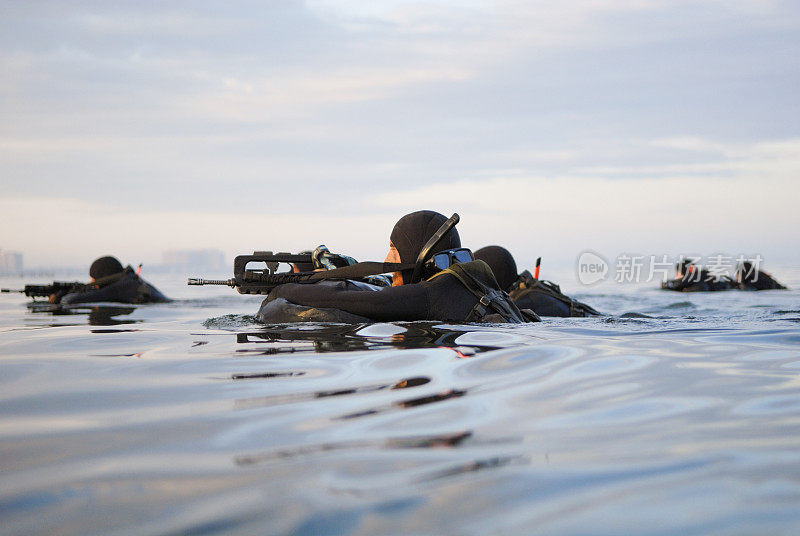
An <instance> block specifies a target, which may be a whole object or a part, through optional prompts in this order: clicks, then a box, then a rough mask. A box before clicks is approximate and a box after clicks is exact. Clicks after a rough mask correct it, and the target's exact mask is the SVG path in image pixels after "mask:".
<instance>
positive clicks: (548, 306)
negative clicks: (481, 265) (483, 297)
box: [475, 246, 601, 317]
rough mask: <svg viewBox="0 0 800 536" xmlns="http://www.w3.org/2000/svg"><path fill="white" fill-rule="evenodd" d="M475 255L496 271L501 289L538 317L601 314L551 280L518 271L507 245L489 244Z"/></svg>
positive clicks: (522, 307)
mask: <svg viewBox="0 0 800 536" xmlns="http://www.w3.org/2000/svg"><path fill="white" fill-rule="evenodd" d="M475 258H476V259H480V260H482V261H485V262H486V264H488V265H489V267H490V268H491V269H492V272H494V276H495V278H496V279H497V282H498V283H499V284H500V288H502V289H503V290H505V291H506V292H508V294H509V295H510V297H511V299H512V300H514V303H516V304H517V307H519V308H520V309H531V310H532V311H534V312H535V313H536V314H538V315H539V316H561V317H566V316H595V315H600V314H601V313H599V312H597V311H596V310H595V309H593V308H592V307H589V306H588V305H586V304H585V303H581V302H579V301H577V300H573V299H572V298H570V297H569V296H566V295H565V294H564V293H562V292H561V288H560V287H559V286H558V285H556V284H555V283H552V282H550V281H542V280H540V279H539V274H538V273H537V274H536V275H535V276H532V275H531V274H530V272H528V271H527V270H525V271H524V272H522V273H521V274H518V273H517V263H516V261H515V260H514V257H513V255H511V253H510V252H509V251H508V250H507V249H506V248H504V247H500V246H486V247H485V248H481V249H479V250H478V251H476V252H475Z"/></svg>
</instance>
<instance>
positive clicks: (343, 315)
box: [256, 261, 539, 323]
mask: <svg viewBox="0 0 800 536" xmlns="http://www.w3.org/2000/svg"><path fill="white" fill-rule="evenodd" d="M362 285H363V283H353V282H352V281H323V282H321V283H317V284H286V285H280V286H278V287H276V288H275V289H273V290H272V292H270V295H269V297H268V298H267V299H266V300H264V302H263V303H262V304H261V308H260V309H259V311H258V314H257V315H256V316H257V318H258V319H259V320H260V321H262V322H265V323H282V322H303V321H318V322H371V321H378V322H393V321H404V320H405V321H414V320H440V321H451V322H517V323H519V322H537V321H539V318H538V317H537V316H536V315H535V314H534V313H532V312H531V313H526V312H523V311H520V310H519V309H518V308H517V306H516V305H514V303H513V302H512V301H511V300H510V299H509V297H508V295H507V294H506V293H504V292H503V291H501V290H500V289H499V288H498V286H497V281H495V279H494V276H493V275H492V271H491V269H490V268H489V266H488V265H487V264H486V263H485V262H483V261H471V262H467V263H463V264H455V265H453V266H451V267H450V268H448V269H447V270H444V271H442V272H439V273H437V274H435V275H434V276H432V277H431V278H430V279H428V280H427V281H422V282H420V283H414V284H408V285H401V286H397V287H384V288H378V287H371V286H370V287H369V290H364V289H363V287H362ZM375 288H377V290H373V289H375Z"/></svg>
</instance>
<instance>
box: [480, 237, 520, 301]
mask: <svg viewBox="0 0 800 536" xmlns="http://www.w3.org/2000/svg"><path fill="white" fill-rule="evenodd" d="M472 256H473V257H474V258H475V260H481V261H483V262H485V263H486V264H488V265H489V268H491V269H492V272H493V273H494V277H495V279H497V282H498V283H499V284H500V288H501V289H503V290H505V291H508V290H509V289H510V288H511V285H513V284H514V282H515V281H516V280H517V277H519V276H518V275H517V263H516V262H515V261H514V256H513V255H511V253H510V252H509V251H508V250H507V249H506V248H504V247H500V246H486V247H485V248H481V249H479V250H478V251H476V252H475V253H473V255H472Z"/></svg>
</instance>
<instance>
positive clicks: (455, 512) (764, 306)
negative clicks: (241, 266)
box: [0, 272, 800, 535]
mask: <svg viewBox="0 0 800 536" xmlns="http://www.w3.org/2000/svg"><path fill="white" fill-rule="evenodd" d="M775 275H776V276H778V278H779V279H781V280H783V281H784V282H785V283H787V284H789V285H790V286H791V287H792V288H795V289H797V288H800V277H798V276H797V274H795V275H794V276H792V275H791V274H790V275H789V276H788V277H787V275H786V274H783V273H780V272H776V274H775ZM149 279H151V280H152V281H153V282H154V283H155V284H156V285H157V286H159V287H161V288H162V290H164V291H165V292H166V293H167V294H169V295H172V296H177V297H181V298H183V299H180V300H179V301H176V302H175V303H171V304H164V305H152V306H141V307H123V306H100V307H77V308H74V309H70V310H67V311H57V312H56V313H53V312H47V311H29V310H28V309H27V308H26V307H25V299H24V298H23V297H21V296H9V295H3V296H2V297H0V332H2V336H1V337H0V400H1V401H2V402H1V403H0V534H3V535H12V534H13V535H17V534H20V535H21V534H65V535H71V534H98V533H102V534H112V535H140V534H347V535H359V534H468V535H485V534H525V535H527V534H648V535H649V534H653V535H656V534H664V535H667V534H670V535H671V534H787V535H790V534H792V535H793V534H798V533H800V291H798V290H791V291H787V292H781V291H768V292H760V293H752V292H751V293H748V292H727V293H717V294H687V295H683V294H677V293H667V292H661V291H657V290H654V289H653V288H646V287H636V288H629V287H621V286H615V285H606V286H604V287H602V288H600V289H583V291H582V292H577V293H574V295H575V296H576V297H579V298H581V299H584V300H585V301H587V302H588V303H589V304H590V305H593V306H595V307H597V308H598V309H600V310H602V311H605V312H608V313H610V315H611V316H608V317H604V318H594V319H545V321H544V322H542V323H541V324H535V325H525V326H511V325H492V326H475V325H448V324H442V323H431V322H423V323H396V324H373V325H349V326H347V325H295V326H266V327H265V326H262V325H259V324H256V323H254V322H253V319H252V316H250V315H252V314H254V313H255V311H256V309H257V307H258V303H259V299H258V298H252V297H243V296H239V295H238V294H236V293H234V292H233V291H231V290H227V289H211V288H207V289H187V288H186V287H185V286H183V283H184V278H183V277H182V276H174V277H173V276H169V277H167V276H164V277H161V278H159V277H151V278H149ZM20 284H21V283H20V281H19V280H9V279H3V280H0V286H3V287H6V286H19V285H20Z"/></svg>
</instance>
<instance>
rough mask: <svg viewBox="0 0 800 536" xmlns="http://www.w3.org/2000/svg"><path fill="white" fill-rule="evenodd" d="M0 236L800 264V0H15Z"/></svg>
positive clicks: (2, 60) (123, 253)
mask: <svg viewBox="0 0 800 536" xmlns="http://www.w3.org/2000/svg"><path fill="white" fill-rule="evenodd" d="M0 12H1V13H2V16H0V68H1V69H2V77H1V78H0V115H1V116H2V121H0V177H2V185H1V186H0V193H2V199H0V210H2V214H3V223H2V228H0V247H1V248H6V249H14V250H19V251H23V252H24V253H25V258H26V265H28V266H32V265H40V266H41V265H45V264H47V263H49V262H51V261H52V262H53V263H55V264H59V265H65V264H73V265H84V264H88V263H89V262H90V261H91V260H92V259H93V258H94V257H96V256H98V255H101V254H105V253H113V254H116V255H118V256H119V257H120V258H122V260H123V261H125V262H142V261H143V262H145V263H148V262H151V263H152V262H158V261H159V260H160V258H161V252H162V251H163V250H165V249H171V248H197V247H217V248H220V249H222V250H224V251H226V253H228V254H229V255H231V256H232V255H234V254H235V253H237V252H248V251H251V250H253V249H274V250H300V249H306V248H310V247H314V246H315V245H317V244H319V243H326V244H328V246H329V247H331V249H332V250H339V251H342V252H347V253H351V254H353V255H356V256H358V257H360V258H364V259H366V258H372V259H377V258H382V256H383V255H384V254H385V249H386V244H387V240H388V234H389V232H390V230H391V227H392V225H393V224H394V222H395V221H396V220H397V219H398V218H399V217H400V216H402V215H403V214H405V213H406V212H409V211H412V210H417V209H422V208H430V209H434V210H438V211H440V212H444V213H448V214H449V213H451V212H453V211H458V212H459V213H460V214H461V216H462V224H461V225H460V226H459V227H460V229H461V235H462V239H463V241H464V242H465V244H466V245H469V246H473V247H475V248H477V247H480V246H483V245H486V244H488V243H501V244H504V245H506V246H508V247H509V249H511V250H512V251H513V252H514V253H515V254H516V255H517V257H518V258H519V259H520V261H521V263H523V264H526V263H529V262H532V260H533V259H534V258H535V257H536V256H538V255H544V256H545V257H546V258H550V259H553V261H554V262H556V261H561V262H571V261H572V260H573V259H574V258H575V257H576V256H577V254H578V252H580V251H581V250H583V249H587V248H591V249H594V250H598V251H600V252H603V253H604V254H607V255H616V254H617V253H620V252H623V251H627V252H639V253H642V254H660V253H667V254H678V253H681V252H694V253H702V254H709V255H710V254H713V253H719V252H728V253H731V254H738V253H756V252H757V253H762V254H763V255H764V256H765V257H766V259H767V264H769V261H770V260H771V259H776V260H781V261H800V248H799V247H798V246H800V240H799V239H798V234H799V233H798V230H800V209H798V202H800V183H798V179H800V99H799V98H798V96H799V95H800V3H798V2H796V1H787V2H781V1H770V0H720V1H705V2H703V1H693V2H688V1H687V2H684V1H680V0H663V1H662V0H606V1H590V0H579V1H563V0H562V1H522V0H520V1H496V2H484V1H479V0H470V1H444V0H442V1H414V2H411V1H399V0H393V1H382V2H374V1H366V0H364V1H353V0H349V1H334V0H314V1H307V2H292V1H272V2H232V3H228V2H202V1H196V0H192V1H186V2H169V3H165V2H143V1H136V2H130V3H121V2H106V1H97V2H69V3H67V2H35V1H30V0H26V1H18V2H17V1H9V0H6V1H5V2H3V6H2V9H1V10H0Z"/></svg>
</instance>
